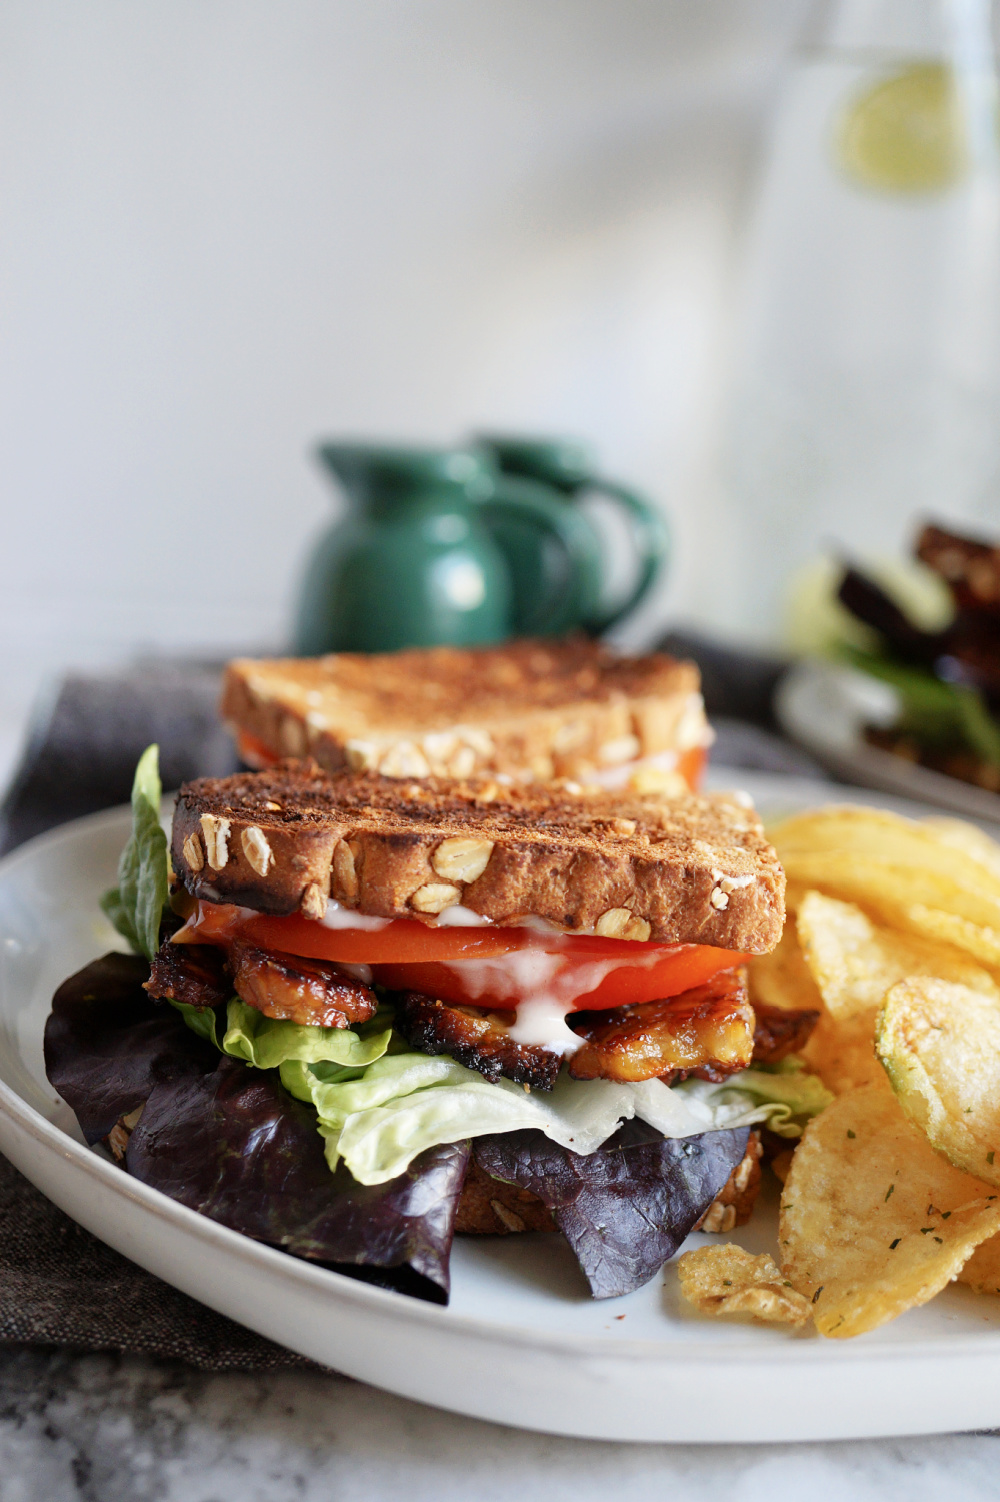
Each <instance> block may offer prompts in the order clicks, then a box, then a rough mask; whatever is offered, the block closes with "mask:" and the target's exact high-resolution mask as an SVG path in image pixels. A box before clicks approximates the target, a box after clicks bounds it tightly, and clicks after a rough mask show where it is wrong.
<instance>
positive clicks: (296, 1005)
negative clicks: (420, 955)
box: [145, 942, 378, 1027]
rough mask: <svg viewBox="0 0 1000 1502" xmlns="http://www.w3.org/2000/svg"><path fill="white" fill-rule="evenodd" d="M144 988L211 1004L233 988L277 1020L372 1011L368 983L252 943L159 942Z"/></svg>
mask: <svg viewBox="0 0 1000 1502" xmlns="http://www.w3.org/2000/svg"><path fill="white" fill-rule="evenodd" d="M145 989H146V990H147V991H148V992H149V994H150V995H151V996H158V997H162V998H163V999H164V1000H166V1001H182V1002H186V1003H187V1004H188V1005H189V1006H194V1007H216V1006H219V1005H220V1004H221V1003H222V1002H224V1001H228V1000H229V998H230V997H231V996H232V995H233V993H234V991H235V993H236V995H237V996H239V997H240V999H241V1000H242V1001H245V1002H246V1003H247V1005H248V1006H252V1007H256V1008H257V1010H258V1011H259V1012H263V1014H264V1016H265V1017H273V1018H275V1019H276V1020H277V1021H279V1022H284V1021H287V1022H296V1023H301V1024H304V1025H305V1026H307V1027H350V1026H351V1025H352V1023H356V1022H367V1020H368V1018H369V1017H373V1016H374V1015H375V1012H376V1010H377V1009H378V1001H377V999H376V996H375V993H374V991H372V989H371V987H370V986H366V985H365V984H364V983H363V982H362V981H360V980H358V979H357V978H356V977H355V976H353V975H349V974H347V972H346V971H344V970H342V969H341V968H339V967H338V966H337V965H333V964H330V963H328V962H327V961H325V960H308V959H303V958H302V957H301V956H299V955H297V954H280V953H278V952H277V951H275V950H265V949H258V948H256V947H255V946H254V945H252V944H239V943H237V944H231V945H230V946H229V948H228V950H225V949H221V948H219V947H218V946H216V945H213V944H171V943H169V942H168V943H166V944H162V945H161V946H160V949H159V951H158V952H157V954H156V955H155V956H154V958H153V963H152V966H151V969H150V976H149V980H148V981H147V982H146V985H145Z"/></svg>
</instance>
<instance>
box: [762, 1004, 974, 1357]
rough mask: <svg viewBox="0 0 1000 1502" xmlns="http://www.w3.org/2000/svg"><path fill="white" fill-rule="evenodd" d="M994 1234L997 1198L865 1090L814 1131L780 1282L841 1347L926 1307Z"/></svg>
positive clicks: (786, 1207) (792, 1183) (783, 1223)
mask: <svg viewBox="0 0 1000 1502" xmlns="http://www.w3.org/2000/svg"><path fill="white" fill-rule="evenodd" d="M973 994H975V993H973ZM998 1231H1000V1196H998V1195H997V1193H996V1192H995V1191H994V1190H993V1188H992V1187H991V1186H990V1185H989V1184H984V1183H982V1182H981V1181H980V1180H979V1179H974V1178H972V1177H970V1176H969V1175H968V1174H964V1173H962V1172H961V1171H960V1170H959V1169H957V1168H953V1167H952V1165H951V1164H950V1163H948V1162H946V1161H945V1159H944V1158H942V1157H940V1156H939V1155H938V1154H937V1153H935V1152H934V1150H933V1148H932V1147H931V1146H930V1144H929V1143H928V1141H927V1139H926V1137H924V1135H923V1133H922V1132H920V1131H918V1129H917V1128H916V1127H915V1126H913V1124H912V1123H911V1122H909V1121H908V1120H907V1119H906V1117H905V1116H904V1115H903V1112H902V1110H901V1109H900V1107H899V1105H898V1103H897V1101H896V1100H895V1099H894V1098H893V1096H892V1095H891V1094H890V1093H889V1092H887V1091H880V1090H872V1089H862V1090H854V1091H851V1092H850V1093H849V1094H846V1095H841V1096H840V1097H839V1098H838V1099H837V1100H835V1101H834V1103H833V1105H832V1106H828V1107H827V1109H826V1110H825V1111H824V1112H823V1114H822V1115H821V1116H817V1117H816V1118H815V1120H813V1121H811V1122H810V1123H809V1125H808V1126H807V1127H806V1130H805V1133H804V1134H803V1138H802V1141H801V1143H800V1144H799V1146H798V1147H797V1148H796V1150H795V1155H794V1157H793V1159H792V1166H791V1170H790V1171H789V1174H788V1179H787V1182H786V1184H785V1188H784V1190H783V1192H782V1196H781V1220H780V1228H779V1233H778V1234H779V1241H780V1245H781V1254H782V1272H783V1274H784V1276H785V1277H787V1278H788V1279H789V1280H790V1281H791V1283H792V1284H793V1285H794V1287H795V1288H796V1290H797V1291H798V1292H799V1293H802V1294H805V1295H806V1296H807V1297H808V1298H809V1299H810V1300H811V1302H812V1305H813V1319H814V1320H815V1322H816V1327H817V1329H818V1330H819V1331H820V1333H821V1334H823V1335H828V1336H834V1337H836V1338H837V1339H842V1338H844V1337H846V1336H849V1335H861V1334H862V1333H863V1332H864V1331H866V1330H874V1329H875V1328H876V1327H877V1326H879V1325H882V1324H885V1322H886V1321H887V1320H890V1319H895V1318H896V1316H897V1315H899V1314H902V1313H903V1311H904V1310H906V1309H911V1308H913V1307H914V1306H915V1305H918V1304H923V1303H926V1302H927V1300H928V1299H931V1298H933V1297H934V1295H935V1294H936V1293H939V1292H940V1290H941V1289H942V1288H944V1287H945V1285H946V1284H947V1283H948V1282H949V1281H950V1280H951V1279H952V1278H953V1277H954V1276H955V1274H956V1273H958V1272H959V1271H960V1270H961V1268H962V1267H963V1266H964V1264H965V1263H966V1262H967V1261H968V1259H969V1257H970V1256H971V1254H972V1252H973V1250H974V1249H975V1247H977V1246H978V1245H979V1243H980V1242H983V1241H986V1240H987V1239H988V1238H989V1237H990V1236H993V1235H996V1234H997V1232H998Z"/></svg>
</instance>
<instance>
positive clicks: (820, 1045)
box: [799, 1007, 891, 1095]
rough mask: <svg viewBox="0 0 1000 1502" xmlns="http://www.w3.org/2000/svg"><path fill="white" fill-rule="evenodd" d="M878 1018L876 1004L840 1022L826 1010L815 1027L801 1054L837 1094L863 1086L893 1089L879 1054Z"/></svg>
mask: <svg viewBox="0 0 1000 1502" xmlns="http://www.w3.org/2000/svg"><path fill="white" fill-rule="evenodd" d="M877 1017H878V1010H877V1009H876V1008H874V1007H873V1008H871V1010H870V1011H867V1012H859V1013H858V1014H857V1016H855V1017H851V1018H850V1019H849V1020H848V1021H847V1022H838V1021H837V1020H836V1019H835V1018H834V1017H831V1016H830V1014H829V1013H828V1012H824V1013H823V1014H822V1016H821V1017H820V1019H819V1021H818V1022H817V1024H816V1026H815V1028H814V1029H813V1032H812V1035H811V1036H810V1038H809V1041H808V1043H807V1044H806V1046H805V1048H803V1049H802V1051H801V1053H800V1055H799V1057H800V1058H801V1059H802V1062H803V1063H804V1064H805V1067H806V1068H807V1069H808V1070H810V1072H811V1073H813V1074H817V1075H819V1077H820V1079H821V1080H822V1081H823V1084H824V1085H825V1086H826V1088H827V1089H828V1090H832V1091H833V1093H834V1095H843V1094H845V1092H846V1091H848V1090H858V1089H860V1088H861V1086H862V1085H870V1086H872V1088H873V1089H879V1090H885V1091H886V1092H887V1093H888V1092H890V1089H891V1087H890V1085H889V1081H888V1080H887V1079H886V1074H885V1070H884V1069H883V1068H882V1065H881V1064H880V1062H879V1059H878V1056H877V1054H876V1053H875V1021H876V1018H877Z"/></svg>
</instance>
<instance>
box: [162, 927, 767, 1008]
mask: <svg viewBox="0 0 1000 1502" xmlns="http://www.w3.org/2000/svg"><path fill="white" fill-rule="evenodd" d="M178 938H179V939H180V941H181V942H182V943H191V944H223V945H226V944H229V943H231V942H232V941H233V940H234V939H237V938H239V939H242V940H244V941H246V942H249V943H252V944H255V945H257V946H259V947H260V948H261V949H277V950H280V951H282V952H284V953H286V954H299V955H305V956H307V957H308V958H310V959H317V960H332V961H334V962H335V963H336V962H340V963H342V964H346V965H370V966H371V967H372V971H373V974H374V978H375V979H376V980H377V981H379V982H380V983H381V984H382V985H385V986H388V987H390V988H391V989H392V990H400V991H403V990H406V991H421V992H424V993H425V994H428V995H432V996H436V997H440V999H441V1000H442V1001H453V1002H459V1003H466V1004H469V1005H472V1006H482V1007H501V1008H503V1007H507V1008H509V1007H511V1006H514V1005H516V1003H517V1000H518V999H523V997H524V996H525V995H526V994H528V993H529V992H531V991H535V992H537V991H538V990H545V991H547V992H553V991H554V992H556V993H557V994H558V995H559V998H560V1000H563V1001H565V1002H566V1003H567V1004H569V1003H572V1007H573V1008H574V1009H575V1010H581V1011H583V1010H591V1009H593V1008H597V1009H603V1008H605V1007H616V1006H622V1005H624V1004H625V1003H626V1002H641V1001H656V1000H660V999H661V998H663V997H665V996H677V995H679V994H680V993H681V992H682V991H689V990H691V989H692V987H694V986H700V985H703V984H704V983H705V981H707V980H710V979H711V977H712V976H713V975H715V974H717V973H718V972H719V971H720V970H730V969H732V968H733V967H734V966H735V965H741V964H743V963H745V961H746V959H747V956H746V955H742V954H736V953H734V952H733V951H732V950H731V949H714V948H711V947H710V946H708V945H704V944H641V943H635V942H633V941H631V940H628V939H604V938H599V937H597V936H596V935H592V934H557V933H551V934H550V933H545V932H539V931H538V930H537V929H534V928H530V927H523V928H448V927H442V928H433V927H431V926H430V925H429V924H426V923H418V922H417V921H416V920H414V919H410V918H395V919H392V920H391V921H389V922H386V923H385V924H384V926H379V927H369V928H327V927H326V925H325V924H323V923H317V922H316V921H315V920H313V919H310V918H303V917H301V916H300V915H299V914H298V913H293V914H291V915H289V916H287V917H270V916H268V915H267V914H266V913H251V912H249V911H248V909H246V908H239V907H234V906H231V905H229V904H225V903H214V902H200V903H199V904H198V908H197V910H196V911H195V912H194V913H193V914H192V917H191V918H190V919H189V921H188V923H187V925H186V927H185V928H184V929H183V930H182V932H181V934H179V935H178ZM525 951H531V952H532V953H531V954H526V953H525ZM517 955H520V956H522V958H521V959H520V960H518V961H515V960H513V958H512V957H513V956H517Z"/></svg>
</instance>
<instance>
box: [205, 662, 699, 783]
mask: <svg viewBox="0 0 1000 1502" xmlns="http://www.w3.org/2000/svg"><path fill="white" fill-rule="evenodd" d="M699 688H700V678H699V674H698V669H697V667H696V666H695V665H694V663H691V662H678V661H676V660H675V659H674V658H672V657H668V656H666V655H664V654H663V653H651V654H650V655H648V656H645V657H618V656H616V655H614V654H613V653H611V652H609V651H608V650H607V648H605V647H602V646H601V645H600V644H598V643H596V642H593V641H590V640H589V639H588V638H586V637H571V638H569V639H567V640H564V641H531V640H526V641H515V642H509V643H507V644H505V645H504V646H501V647H479V648H471V649H461V648H457V647H432V648H420V649H415V650H412V651H405V652H388V653H375V654H371V655H362V654H356V653H349V652H344V653H335V654H331V655H329V656H326V657H316V658H302V659H298V658H281V659H274V660H267V659H257V660H255V659H250V658H243V659H239V660H237V661H234V662H231V663H230V664H229V666H228V668H227V669H226V676H225V680H224V683H223V692H222V703H221V713H222V717H223V719H224V720H226V721H227V722H228V723H229V724H230V726H231V727H232V728H233V729H234V730H235V731H236V732H237V733H238V734H239V735H241V736H242V737H243V746H244V752H245V754H246V755H247V756H248V758H254V757H255V756H256V757H257V758H258V759H261V760H265V761H266V760H268V759H274V758H275V757H285V756H302V755H305V754H306V753H308V754H310V755H311V756H313V757H315V758H316V760H317V761H318V762H319V763H320V765H321V766H323V767H325V768H326V769H327V771H330V772H339V771H344V770H351V771H379V772H382V773H383V774H384V775H386V776H391V777H426V776H428V775H429V774H435V775H445V776H453V777H467V776H472V775H476V774H480V773H483V772H493V773H496V772H503V773H509V774H511V775H513V776H516V777H524V776H529V777H534V778H539V779H543V780H544V779H547V778H551V777H587V776H589V775H590V774H592V773H594V772H600V771H606V770H607V769H609V768H613V767H615V766H619V765H622V764H624V763H627V762H630V761H634V760H636V759H637V758H640V757H648V756H654V755H658V754H660V753H662V752H664V751H674V752H677V753H678V754H683V753H684V752H686V751H690V750H692V749H694V748H696V747H699V746H703V745H705V744H707V742H708V739H709V731H708V726H707V722H706V720H705V712H704V705H703V703H702V699H701V694H700V692H699ZM247 738H249V739H247Z"/></svg>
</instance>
